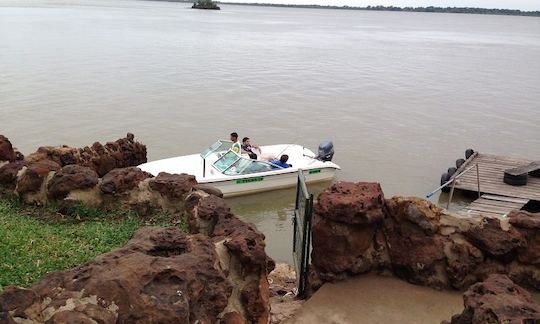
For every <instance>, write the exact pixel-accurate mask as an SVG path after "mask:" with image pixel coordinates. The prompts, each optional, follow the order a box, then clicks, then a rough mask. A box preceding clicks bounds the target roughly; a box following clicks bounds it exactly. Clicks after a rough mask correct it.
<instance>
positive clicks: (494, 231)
mask: <svg viewBox="0 0 540 324" xmlns="http://www.w3.org/2000/svg"><path fill="white" fill-rule="evenodd" d="M464 234H465V236H466V237H467V238H468V239H469V241H470V242H471V243H472V244H473V245H474V246H476V247H477V248H478V249H480V250H482V251H483V252H484V253H486V254H487V255H489V256H491V257H494V258H496V259H499V260H501V261H503V262H509V261H511V260H513V259H515V258H516V256H517V250H518V249H520V248H523V247H525V246H526V244H527V242H526V241H525V239H524V237H523V236H522V235H521V233H520V232H518V231H517V230H516V229H514V228H512V227H509V228H507V229H503V227H502V226H501V222H500V221H499V220H498V219H495V218H484V220H483V222H482V223H481V224H479V225H476V226H472V227H471V228H470V229H469V230H468V231H466V232H465V233H464Z"/></svg>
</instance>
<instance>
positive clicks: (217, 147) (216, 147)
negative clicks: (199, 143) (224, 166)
mask: <svg viewBox="0 0 540 324" xmlns="http://www.w3.org/2000/svg"><path fill="white" fill-rule="evenodd" d="M231 147H232V142H231V141H226V140H218V141H217V142H215V143H214V144H212V145H210V147H208V148H207V149H205V150H204V151H202V152H201V157H202V158H203V159H205V158H206V157H207V156H208V155H210V154H212V153H214V152H223V151H228V150H230V149H231Z"/></svg>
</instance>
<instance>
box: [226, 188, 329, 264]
mask: <svg viewBox="0 0 540 324" xmlns="http://www.w3.org/2000/svg"><path fill="white" fill-rule="evenodd" d="M332 183H333V181H325V182H318V183H314V184H309V185H308V190H309V192H310V193H313V197H315V199H317V197H318V195H319V194H320V193H321V192H322V191H323V190H325V189H326V188H328V187H329V186H330V185H331V184H332ZM295 197H296V188H289V189H282V190H274V191H269V192H264V193H258V194H254V195H248V196H241V197H232V198H227V199H226V200H227V203H228V204H229V206H231V209H232V211H233V212H234V214H235V215H236V216H238V217H239V218H240V219H242V220H243V221H245V222H248V223H253V224H255V225H256V226H257V229H258V230H259V231H261V232H263V233H264V235H265V236H266V253H267V254H268V255H270V257H272V258H273V259H274V260H275V261H276V262H286V263H289V264H292V241H293V225H292V215H293V211H294V202H295Z"/></svg>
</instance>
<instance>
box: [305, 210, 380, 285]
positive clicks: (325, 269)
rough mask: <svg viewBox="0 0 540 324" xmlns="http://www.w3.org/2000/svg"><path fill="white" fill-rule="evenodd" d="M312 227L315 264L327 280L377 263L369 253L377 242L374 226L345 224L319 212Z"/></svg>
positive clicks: (363, 269)
mask: <svg viewBox="0 0 540 324" xmlns="http://www.w3.org/2000/svg"><path fill="white" fill-rule="evenodd" d="M311 228H312V246H313V252H312V258H313V262H312V263H313V266H314V267H316V268H317V271H319V272H320V275H322V276H324V277H325V279H326V280H333V279H334V277H335V276H339V275H340V274H343V273H347V274H354V273H363V272H368V271H370V270H371V269H372V268H373V267H375V266H377V265H376V264H375V262H374V261H373V259H372V258H371V255H370V253H366V252H368V250H369V249H370V247H372V245H373V244H374V239H375V231H376V227H375V226H374V225H352V224H349V225H344V224H343V223H338V222H334V221H332V220H329V219H326V218H322V217H321V216H319V215H318V214H315V215H314V217H313V224H312V226H311ZM369 252H370V251H369Z"/></svg>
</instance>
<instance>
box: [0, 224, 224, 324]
mask: <svg viewBox="0 0 540 324" xmlns="http://www.w3.org/2000/svg"><path fill="white" fill-rule="evenodd" d="M219 264H220V263H219V261H218V255H217V254H216V252H215V247H214V244H213V243H212V242H211V240H210V239H209V238H208V237H206V236H203V235H192V236H188V235H186V234H184V233H182V232H181V231H180V230H178V229H173V228H168V229H163V228H161V229H160V228H151V227H146V228H142V229H140V230H139V231H137V232H136V233H135V235H134V236H133V238H132V239H131V240H130V241H129V242H128V243H127V244H126V245H125V246H124V247H122V248H120V249H118V250H116V251H113V252H110V253H107V254H104V255H101V256H99V257H98V258H96V259H95V260H94V261H92V262H89V263H86V264H83V265H81V266H79V267H77V268H74V269H72V270H68V271H63V272H54V273H51V274H48V275H46V276H45V277H43V278H42V279H41V280H40V281H39V282H38V283H37V284H35V285H34V286H32V287H31V288H30V289H29V290H16V289H14V288H9V289H8V290H6V292H4V293H3V294H2V295H0V302H2V301H3V302H2V304H1V305H2V309H1V310H0V311H1V312H3V314H4V316H5V318H6V317H7V320H8V321H9V320H13V318H14V317H18V319H17V320H18V321H28V322H30V321H36V322H47V323H49V322H50V323H95V322H97V323H104V324H105V323H137V322H145V323H216V322H218V316H219V315H220V314H221V313H222V312H223V311H224V310H225V307H226V306H227V304H228V299H229V297H230V296H231V293H232V286H231V283H230V282H229V281H228V280H227V277H226V274H225V273H224V272H223V271H222V270H221V269H220V268H219ZM6 300H7V302H6ZM17 300H19V302H12V301H17Z"/></svg>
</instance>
